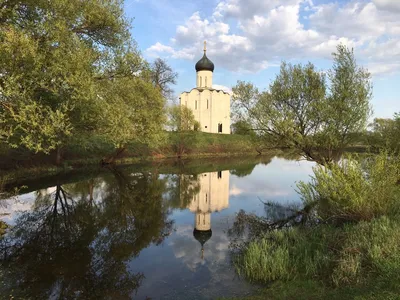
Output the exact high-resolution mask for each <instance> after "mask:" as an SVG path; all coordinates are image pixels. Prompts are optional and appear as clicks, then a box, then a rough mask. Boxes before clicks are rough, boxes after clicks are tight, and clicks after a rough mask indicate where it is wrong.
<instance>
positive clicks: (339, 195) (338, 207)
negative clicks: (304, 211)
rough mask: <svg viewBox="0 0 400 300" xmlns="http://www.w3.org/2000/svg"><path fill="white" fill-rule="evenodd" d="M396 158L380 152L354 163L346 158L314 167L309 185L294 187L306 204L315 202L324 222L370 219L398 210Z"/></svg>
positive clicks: (398, 161)
mask: <svg viewBox="0 0 400 300" xmlns="http://www.w3.org/2000/svg"><path fill="white" fill-rule="evenodd" d="M399 170H400V159H399V157H390V156H388V155H387V153H381V154H379V155H377V156H375V157H371V158H370V159H367V160H364V161H363V162H359V161H357V160H356V159H355V158H353V157H351V156H349V157H347V158H345V159H344V160H342V161H341V162H340V163H339V164H332V165H330V166H329V168H326V167H322V166H317V167H315V169H314V174H315V177H313V178H312V180H311V182H309V183H304V182H300V183H299V184H298V188H299V193H300V194H301V196H302V199H303V201H304V202H305V203H306V204H310V203H315V204H316V206H317V211H318V214H319V216H320V217H321V218H322V219H323V220H324V221H329V222H346V221H361V220H371V219H373V218H375V217H379V216H383V215H394V214H398V213H399V211H400V192H399V191H400V185H398V184H397V182H398V180H399V174H400V173H399Z"/></svg>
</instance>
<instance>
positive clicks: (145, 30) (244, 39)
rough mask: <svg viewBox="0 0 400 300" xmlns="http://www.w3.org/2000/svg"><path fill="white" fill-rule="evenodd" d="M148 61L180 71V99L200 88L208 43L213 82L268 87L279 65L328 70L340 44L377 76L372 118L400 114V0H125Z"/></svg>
mask: <svg viewBox="0 0 400 300" xmlns="http://www.w3.org/2000/svg"><path fill="white" fill-rule="evenodd" d="M125 12H126V15H127V16H128V17H129V18H131V19H133V20H132V35H133V37H134V39H135V40H136V41H137V43H138V47H139V49H140V50H141V51H142V53H143V55H144V57H145V58H146V59H147V60H149V61H152V60H154V59H155V58H156V57H161V58H165V59H166V60H167V61H168V63H169V64H170V65H171V66H172V67H173V68H174V70H176V71H177V72H178V74H179V78H178V84H177V85H176V86H175V87H174V90H175V92H176V94H177V95H178V94H179V93H180V92H182V91H185V90H190V89H191V88H193V87H194V85H195V70H194V64H195V63H196V61H197V60H199V59H200V58H201V56H202V47H203V41H204V40H207V44H208V47H207V49H208V51H207V54H208V57H209V58H210V59H211V60H212V61H213V62H214V64H215V66H216V68H215V71H214V79H213V81H214V82H213V84H214V86H217V87H219V88H224V89H227V90H229V89H230V88H231V87H232V86H233V85H235V83H236V82H237V80H246V81H251V82H253V83H254V84H256V85H257V86H258V87H259V88H260V89H266V88H268V85H269V84H270V83H271V81H272V80H273V79H274V78H275V76H276V74H277V73H278V71H279V64H280V62H281V61H283V60H285V61H290V62H293V63H298V62H301V63H304V62H307V61H311V62H312V63H314V64H315V65H316V66H317V67H318V68H319V69H320V70H327V69H329V68H330V66H331V64H332V61H331V53H332V52H333V51H334V50H335V47H336V45H337V44H338V43H344V44H346V45H348V46H349V47H353V48H354V49H355V54H356V57H357V61H358V62H359V64H360V65H362V66H364V67H366V68H367V69H368V70H369V71H370V72H371V73H372V80H373V85H374V92H373V99H372V106H373V111H374V117H392V116H393V113H394V112H400V0H339V1H332V0H197V1H191V0H125Z"/></svg>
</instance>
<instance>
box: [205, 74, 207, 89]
mask: <svg viewBox="0 0 400 300" xmlns="http://www.w3.org/2000/svg"><path fill="white" fill-rule="evenodd" d="M205 81H206V87H207V76H206V78H205Z"/></svg>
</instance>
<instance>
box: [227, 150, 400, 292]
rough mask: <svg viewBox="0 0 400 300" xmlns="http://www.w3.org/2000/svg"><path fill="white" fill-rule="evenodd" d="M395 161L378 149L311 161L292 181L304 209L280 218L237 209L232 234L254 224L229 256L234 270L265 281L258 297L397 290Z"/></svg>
mask: <svg viewBox="0 0 400 300" xmlns="http://www.w3.org/2000/svg"><path fill="white" fill-rule="evenodd" d="M399 162H400V158H399V157H397V156H393V155H387V153H381V154H379V155H378V156H369V157H367V158H366V159H362V160H360V159H358V160H357V159H355V158H353V157H351V156H349V157H347V158H345V159H342V160H341V162H340V163H339V164H332V165H330V166H329V168H327V167H322V166H317V167H316V168H315V170H314V173H315V177H313V178H312V180H311V182H310V183H303V182H301V183H299V184H298V187H299V192H300V194H301V196H302V199H303V203H304V209H303V210H301V211H293V212H292V216H289V217H288V218H287V219H285V220H271V219H270V218H257V217H255V216H251V215H248V216H243V214H242V215H241V216H240V217H241V220H238V221H237V223H236V224H235V227H236V228H233V230H232V234H233V233H234V234H239V235H240V234H242V233H243V230H244V228H245V227H246V226H250V227H253V228H250V229H251V230H250V231H249V232H250V240H249V241H248V242H245V243H244V244H240V247H239V248H237V249H236V250H237V252H235V254H234V263H235V266H236V268H237V271H238V273H239V274H240V275H243V276H244V277H245V278H247V279H248V280H250V281H254V282H260V283H264V284H270V285H271V286H270V288H267V289H266V290H265V291H264V292H263V293H262V296H263V297H264V298H263V299H278V298H279V297H283V296H282V295H286V294H287V295H288V298H289V299H291V298H292V297H295V296H296V294H297V296H298V295H302V296H298V297H300V299H326V298H327V297H328V298H330V297H332V298H340V297H344V298H345V299H354V297H356V296H359V297H361V298H360V299H375V298H374V297H377V296H379V297H382V299H388V298H385V297H394V296H395V295H399V294H400V284H399V282H400V275H399V274H400V240H399V238H400V222H399V216H400V210H399V208H400V185H399V184H398V182H399V170H400V164H399ZM243 220H244V221H245V222H246V224H245V225H244V224H243V223H242V221H243ZM249 220H251V222H249ZM254 227H256V229H254ZM262 296H260V297H262ZM298 297H296V299H298ZM301 297H302V298H301ZM283 298H285V297H283ZM249 299H252V298H251V297H250V298H249ZM254 299H258V298H257V297H255V298H254Z"/></svg>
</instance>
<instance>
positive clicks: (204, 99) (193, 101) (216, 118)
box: [180, 72, 231, 134]
mask: <svg viewBox="0 0 400 300" xmlns="http://www.w3.org/2000/svg"><path fill="white" fill-rule="evenodd" d="M198 73H200V72H198ZM210 73H211V72H210ZM180 104H181V105H185V106H187V107H189V108H190V109H192V111H193V114H194V116H195V118H196V120H197V121H199V122H200V128H201V131H203V132H210V133H218V124H222V133H223V134H230V125H231V120H230V95H229V94H226V93H224V92H222V91H219V92H218V91H216V90H210V89H204V90H199V89H193V90H192V91H190V92H189V93H187V92H185V93H182V94H181V96H180Z"/></svg>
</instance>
